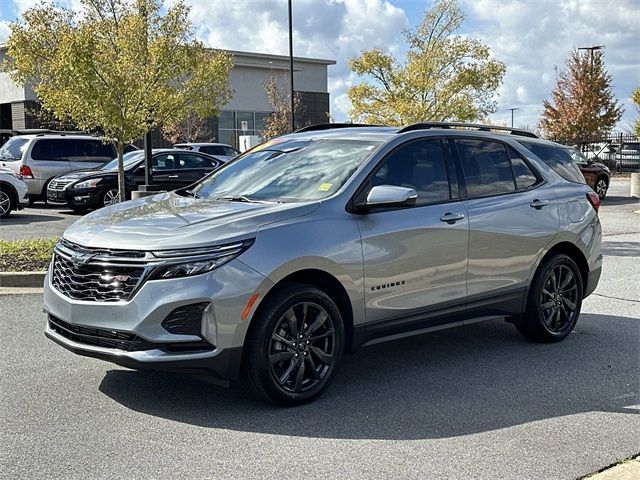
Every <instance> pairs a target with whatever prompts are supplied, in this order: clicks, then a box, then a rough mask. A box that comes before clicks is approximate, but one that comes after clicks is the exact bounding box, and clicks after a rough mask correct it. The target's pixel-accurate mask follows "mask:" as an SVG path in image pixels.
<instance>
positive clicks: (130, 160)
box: [100, 150, 144, 170]
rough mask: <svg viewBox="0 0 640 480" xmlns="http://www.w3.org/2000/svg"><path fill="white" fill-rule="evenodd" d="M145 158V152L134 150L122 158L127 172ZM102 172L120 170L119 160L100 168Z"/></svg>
mask: <svg viewBox="0 0 640 480" xmlns="http://www.w3.org/2000/svg"><path fill="white" fill-rule="evenodd" d="M143 157H144V150H134V151H132V152H129V153H125V154H124V155H123V156H122V159H123V161H124V169H125V170H127V169H128V168H129V167H131V166H132V165H134V164H136V163H137V162H139V161H140V160H142V158H143ZM100 168H101V169H102V170H117V169H118V158H117V157H116V158H114V159H113V160H110V161H108V162H107V163H105V164H104V165H102V166H101V167H100Z"/></svg>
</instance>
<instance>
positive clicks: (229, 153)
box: [173, 143, 240, 162]
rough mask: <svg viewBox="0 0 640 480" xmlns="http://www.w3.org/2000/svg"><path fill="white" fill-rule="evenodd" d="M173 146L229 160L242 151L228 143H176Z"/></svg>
mask: <svg viewBox="0 0 640 480" xmlns="http://www.w3.org/2000/svg"><path fill="white" fill-rule="evenodd" d="M173 148H183V149H185V150H191V151H193V152H202V153H206V154H208V155H213V156H214V157H216V158H220V159H221V160H225V161H227V162H228V161H229V160H231V159H233V158H234V157H236V156H238V154H239V153H240V152H238V151H237V150H236V149H235V148H233V147H232V146H231V145H227V144H226V143H176V144H175V145H174V146H173Z"/></svg>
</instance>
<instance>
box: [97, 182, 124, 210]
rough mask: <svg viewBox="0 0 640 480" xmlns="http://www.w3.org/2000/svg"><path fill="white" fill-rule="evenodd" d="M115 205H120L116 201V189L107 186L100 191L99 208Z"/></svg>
mask: <svg viewBox="0 0 640 480" xmlns="http://www.w3.org/2000/svg"><path fill="white" fill-rule="evenodd" d="M114 194H115V201H113V200H112V199H113V195H114ZM116 203H120V201H119V200H118V187H114V186H111V185H110V186H107V187H105V188H104V190H103V191H102V194H101V195H100V208H102V207H109V206H111V205H115V204H116Z"/></svg>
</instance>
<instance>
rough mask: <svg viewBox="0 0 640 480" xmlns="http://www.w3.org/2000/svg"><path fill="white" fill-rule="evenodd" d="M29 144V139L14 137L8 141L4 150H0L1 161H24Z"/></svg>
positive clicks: (3, 147)
mask: <svg viewBox="0 0 640 480" xmlns="http://www.w3.org/2000/svg"><path fill="white" fill-rule="evenodd" d="M28 143H29V139H28V138H20V137H13V138H10V139H9V140H7V143H5V144H4V145H3V146H2V148H0V160H4V161H9V162H12V161H15V160H22V154H23V153H24V151H25V149H26V148H27V144H28Z"/></svg>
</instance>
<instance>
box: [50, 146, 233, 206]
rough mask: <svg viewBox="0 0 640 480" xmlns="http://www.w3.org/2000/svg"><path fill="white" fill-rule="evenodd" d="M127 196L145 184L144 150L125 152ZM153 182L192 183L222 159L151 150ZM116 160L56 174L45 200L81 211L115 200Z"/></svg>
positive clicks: (164, 184)
mask: <svg viewBox="0 0 640 480" xmlns="http://www.w3.org/2000/svg"><path fill="white" fill-rule="evenodd" d="M123 160H124V168H125V184H126V189H127V192H126V197H127V198H131V191H133V190H137V188H138V187H139V186H140V185H142V184H144V183H145V165H144V151H142V150H136V151H133V152H129V153H126V154H125V155H124V159H123ZM151 161H152V166H153V169H152V171H153V183H154V184H155V185H157V186H158V187H159V188H160V189H161V190H165V191H169V190H175V189H176V188H180V187H184V186H187V185H191V184H192V183H194V182H196V181H197V180H200V179H201V178H202V177H204V176H205V175H207V174H208V173H210V172H212V171H213V170H215V169H216V168H218V167H220V166H221V165H222V164H223V163H224V162H222V161H221V160H218V159H216V158H214V157H211V156H209V155H206V154H202V153H198V152H185V151H184V150H177V149H173V150H171V149H154V150H153V156H152V158H151ZM118 198H119V197H118V159H117V158H114V159H112V160H111V161H109V162H107V163H106V164H104V165H102V166H101V167H100V168H97V169H91V170H80V171H74V172H70V173H66V174H64V175H60V176H58V177H55V178H54V179H53V180H51V182H50V183H49V187H48V190H47V199H48V200H49V203H52V204H66V205H68V206H69V207H70V208H71V209H73V210H75V211H78V212H82V211H85V210H89V209H95V208H102V207H106V206H109V205H113V204H115V203H118Z"/></svg>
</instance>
